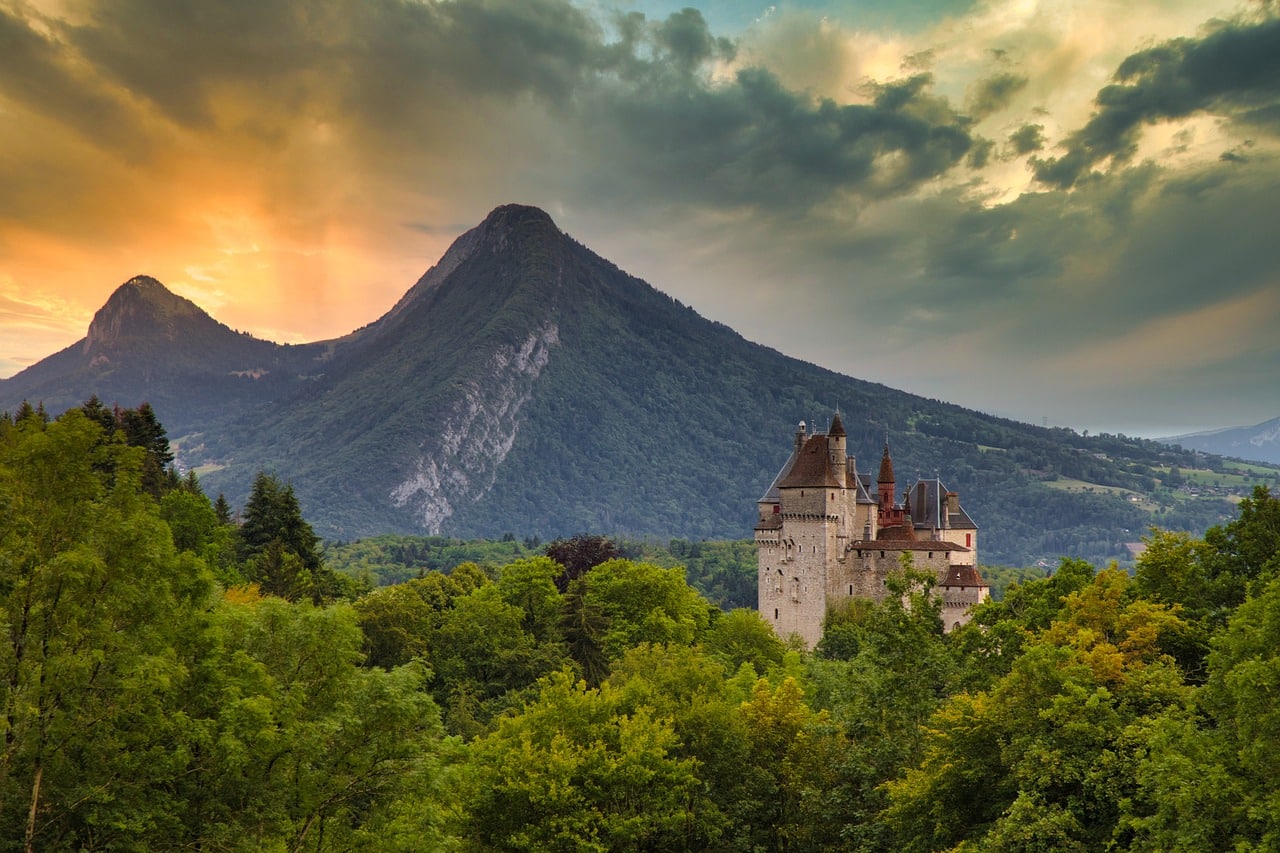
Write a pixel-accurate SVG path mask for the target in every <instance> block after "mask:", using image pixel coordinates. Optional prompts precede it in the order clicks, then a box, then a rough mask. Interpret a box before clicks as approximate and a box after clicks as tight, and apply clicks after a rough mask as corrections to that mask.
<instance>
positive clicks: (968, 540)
mask: <svg viewBox="0 0 1280 853" xmlns="http://www.w3.org/2000/svg"><path fill="white" fill-rule="evenodd" d="M964 547H966V548H972V547H973V534H972V533H966V534H965V535H964Z"/></svg>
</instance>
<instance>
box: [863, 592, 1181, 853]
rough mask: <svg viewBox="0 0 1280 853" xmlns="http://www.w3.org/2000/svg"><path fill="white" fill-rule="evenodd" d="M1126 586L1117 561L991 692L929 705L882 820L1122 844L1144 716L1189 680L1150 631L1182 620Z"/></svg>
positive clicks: (983, 834)
mask: <svg viewBox="0 0 1280 853" xmlns="http://www.w3.org/2000/svg"><path fill="white" fill-rule="evenodd" d="M1133 586H1134V585H1133V583H1132V582H1131V581H1130V579H1129V577H1128V576H1127V575H1126V574H1125V573H1123V572H1121V571H1118V570H1114V569H1112V570H1108V571H1104V572H1101V573H1099V574H1098V576H1097V577H1095V578H1094V579H1093V581H1092V582H1091V583H1090V584H1089V585H1088V586H1086V587H1084V588H1082V589H1079V590H1077V591H1075V592H1072V593H1070V594H1069V595H1068V596H1066V598H1065V599H1064V600H1063V603H1062V609H1061V611H1060V613H1059V615H1058V618H1057V619H1055V620H1054V621H1053V622H1052V623H1051V624H1050V625H1049V627H1048V628H1047V629H1046V630H1045V631H1044V632H1043V633H1042V634H1041V635H1039V636H1038V637H1036V638H1035V639H1032V640H1030V641H1028V643H1027V645H1026V646H1025V647H1024V650H1023V652H1022V654H1021V655H1020V656H1019V657H1018V658H1017V659H1016V660H1015V661H1014V662H1013V665H1012V667H1011V668H1010V671H1009V672H1008V674H1006V675H1004V676H1003V677H1001V678H1000V679H999V680H998V681H996V683H995V684H994V685H993V687H992V688H991V689H990V690H989V691H981V692H976V693H961V694H958V695H956V696H953V697H952V698H951V699H950V700H948V701H947V702H946V704H944V705H943V706H942V708H941V709H940V710H939V711H938V712H937V713H936V714H935V715H934V717H933V718H932V720H931V721H930V723H929V726H928V738H927V741H926V743H925V750H924V757H923V760H922V761H921V762H920V764H919V765H918V766H917V767H915V768H913V769H910V770H908V771H907V773H906V775H905V776H904V777H903V778H901V779H900V780H898V781H895V782H891V783H889V793H890V806H889V809H888V810H887V812H886V822H887V824H888V826H889V827H890V828H891V829H892V830H893V831H894V833H895V834H896V838H897V843H898V844H899V845H900V847H901V849H903V850H918V851H925V850H938V849H951V848H953V847H956V846H957V845H960V844H962V843H964V844H969V845H974V847H973V849H1003V850H1014V849H1028V848H1026V847H1020V846H1019V845H1020V844H1023V843H1025V842H1026V839H1027V838H1029V837H1035V838H1041V839H1044V840H1043V842H1037V843H1040V844H1041V847H1034V848H1030V849H1042V848H1044V847H1045V846H1046V845H1047V846H1050V847H1053V848H1054V849H1089V850H1094V849H1104V848H1105V847H1107V846H1109V845H1112V844H1119V845H1124V844H1126V843H1127V839H1128V835H1127V833H1128V831H1129V830H1128V824H1127V821H1126V820H1125V819H1124V817H1125V815H1124V808H1125V806H1124V804H1125V803H1127V802H1129V801H1131V800H1132V798H1133V797H1134V795H1135V793H1136V791H1137V790H1138V782H1137V775H1136V767H1137V764H1138V761H1139V758H1140V756H1141V754H1142V751H1143V749H1144V748H1145V746H1144V742H1143V739H1142V737H1141V735H1140V732H1141V731H1142V727H1143V726H1144V725H1146V724H1147V723H1149V722H1150V721H1151V720H1152V719H1155V718H1156V717H1158V716H1159V715H1160V714H1161V713H1162V712H1163V711H1164V710H1165V709H1168V708H1174V707H1179V706H1180V705H1181V703H1183V702H1184V701H1185V699H1186V697H1187V695H1188V691H1189V688H1187V687H1186V686H1185V685H1184V683H1183V679H1182V674H1181V672H1180V670H1179V669H1178V667H1177V666H1176V664H1175V663H1174V661H1173V660H1172V659H1171V658H1170V657H1169V656H1168V655H1166V654H1165V653H1164V652H1163V651H1162V650H1161V648H1160V643H1159V637H1160V635H1161V633H1162V632H1163V631H1165V630H1168V629H1170V628H1171V627H1175V626H1176V625H1177V623H1178V622H1179V621H1180V620H1179V619H1178V617H1177V616H1176V615H1174V614H1173V613H1172V612H1170V611H1169V610H1168V609H1167V608H1165V607H1163V606H1161V605H1157V604H1153V603H1151V602H1148V601H1144V600H1141V599H1138V598H1136V597H1135V595H1134V589H1133ZM1033 818H1034V820H1035V821H1036V823H1032V824H1030V827H1031V829H1030V830H1028V824H1027V821H1028V820H1031V819H1033ZM1028 832H1030V835H1028Z"/></svg>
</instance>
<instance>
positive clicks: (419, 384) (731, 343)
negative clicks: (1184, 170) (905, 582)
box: [0, 205, 1230, 564]
mask: <svg viewBox="0 0 1280 853" xmlns="http://www.w3.org/2000/svg"><path fill="white" fill-rule="evenodd" d="M156 287H159V285H158V284H157V285H156ZM123 289H124V288H122V290H123ZM161 289H162V288H161ZM170 296H171V294H170ZM175 299H176V297H175ZM114 300H115V297H113V301H114ZM184 301H185V300H184ZM192 307H193V308H194V306H192ZM105 310H106V309H105V308H104V311H105ZM196 310H197V311H198V309H196ZM200 315H202V316H204V317H205V318H206V319H207V315H203V312H200ZM209 322H213V321H212V320H210V321H209ZM95 323H97V321H95ZM167 328H168V327H166V326H163V325H161V324H158V325H156V327H155V332H154V334H153V335H152V337H151V338H149V339H147V340H148V341H149V345H150V346H152V347H153V349H146V348H144V347H142V346H141V345H140V344H139V345H138V348H137V349H136V353H137V354H138V357H137V359H135V361H134V362H127V361H126V360H124V359H117V361H119V363H120V365H121V366H120V367H119V368H118V369H116V370H114V372H112V373H110V374H109V375H104V374H102V373H101V372H97V373H95V372H93V371H91V370H88V369H86V368H84V367H76V369H74V370H73V369H71V368H69V367H67V366H66V365H65V363H66V362H67V361H68V360H69V359H70V358H71V355H69V353H71V351H72V350H76V351H77V352H79V350H77V347H72V348H70V349H69V350H68V351H64V353H60V354H58V355H57V356H54V357H52V358H51V359H47V360H46V361H45V362H42V363H41V364H39V365H36V366H34V367H32V368H30V369H29V370H28V371H25V372H24V373H23V374H19V375H18V376H15V377H14V378H13V379H10V380H5V381H4V382H0V407H14V406H16V405H17V403H18V402H19V401H20V400H21V399H22V398H28V399H31V398H33V397H39V394H38V392H40V389H42V388H53V387H56V388H58V389H61V390H60V391H59V394H60V396H56V397H51V398H45V397H39V398H40V399H56V400H57V401H59V402H58V404H57V405H58V406H61V405H65V404H67V403H68V401H74V400H76V398H80V399H87V398H88V396H89V395H90V394H92V393H98V395H99V396H100V397H103V399H104V400H106V401H107V402H108V403H110V402H112V401H113V400H119V401H120V402H122V403H125V404H136V402H137V401H136V400H134V399H133V397H140V396H145V397H146V398H148V399H150V401H151V402H152V404H153V405H154V407H155V409H156V411H157V413H158V415H159V417H160V418H161V420H162V421H164V422H165V423H166V424H169V425H171V426H170V434H171V435H172V436H173V437H174V438H176V439H178V441H177V443H178V446H179V459H180V461H181V462H183V463H184V464H186V465H188V466H192V467H196V468H197V470H198V471H199V472H200V473H201V477H202V482H203V483H204V485H205V487H206V488H207V489H210V490H211V491H212V492H213V493H217V492H225V493H226V494H227V496H228V498H230V499H231V500H232V501H233V503H240V502H242V501H243V499H244V497H245V495H246V494H247V493H248V490H249V485H250V483H251V481H252V479H253V476H254V474H255V473H256V472H257V471H258V470H262V469H266V470H270V471H274V472H275V473H277V474H278V475H279V476H281V477H284V478H287V479H288V480H289V481H290V482H292V484H293V485H294V487H295V488H296V490H297V494H298V496H299V498H300V499H301V501H302V502H303V505H304V506H305V507H306V510H307V513H308V516H309V517H310V518H312V519H313V523H314V524H315V527H316V529H317V531H318V532H319V533H320V534H321V535H323V536H325V537H327V538H331V539H353V538H356V537H360V536H368V535H375V534H381V533H402V534H422V533H433V534H434V533H442V534H448V535H456V536H490V537H495V538H496V537H498V536H501V535H502V534H504V533H507V532H511V533H514V534H516V535H517V536H520V537H526V536H540V537H542V538H543V539H551V538H554V537H556V536H562V535H571V534H573V533H578V532H583V531H592V532H601V533H609V534H616V535H622V536H632V537H636V536H639V537H644V536H657V537H664V538H666V537H672V536H678V537H685V538H691V539H702V538H744V537H749V536H750V530H751V526H752V523H753V517H754V501H755V500H756V498H757V497H758V496H759V495H760V493H762V492H763V491H764V489H765V488H766V487H767V485H768V484H769V482H770V480H771V479H772V477H773V476H774V474H775V473H776V471H777V469H778V467H779V466H780V465H781V464H782V462H783V461H784V460H785V458H786V456H787V453H788V451H789V448H790V442H791V440H792V434H793V432H794V429H795V424H796V422H797V421H799V420H801V419H806V420H808V421H810V422H811V425H812V426H816V427H818V428H825V426H826V423H827V419H829V418H830V416H831V414H832V412H833V409H834V407H835V405H836V404H837V402H838V403H839V405H840V408H841V411H842V414H843V419H844V424H845V427H846V429H847V431H848V440H849V447H850V450H851V451H852V452H854V453H855V454H856V455H857V457H858V459H859V460H860V463H859V467H860V468H862V469H863V470H868V469H870V468H872V466H873V465H875V464H878V461H879V458H880V452H881V448H882V446H883V443H884V441H885V439H886V437H887V438H888V439H889V441H890V443H891V445H892V448H893V454H894V464H895V469H896V470H897V472H898V475H899V478H900V479H901V481H902V482H901V483H900V485H899V487H900V489H901V488H905V487H906V486H907V485H908V484H909V483H908V481H909V480H913V479H914V478H915V477H916V476H923V477H934V476H937V477H941V478H942V480H943V481H944V483H945V484H946V485H947V486H948V487H950V488H952V489H954V490H957V491H959V492H960V495H961V501H962V502H963V504H964V506H965V508H966V509H967V510H968V511H969V513H970V514H971V515H972V516H973V517H974V519H975V520H976V521H977V523H978V524H979V526H980V528H981V530H982V539H981V546H982V553H981V559H982V560H983V561H984V562H989V563H1009V564H1025V563H1028V562H1033V561H1035V560H1037V559H1040V558H1048V559H1053V558H1054V557H1056V556H1057V555H1076V556H1086V557H1089V558H1092V559H1106V558H1108V557H1112V556H1123V555H1125V553H1126V552H1125V550H1124V543H1125V542H1131V541H1136V540H1137V539H1139V538H1140V536H1141V535H1142V534H1143V533H1144V532H1145V530H1146V529H1147V527H1148V526H1149V525H1150V524H1152V523H1155V524H1159V525H1161V526H1166V527H1174V528H1182V529H1187V530H1191V531H1201V530H1203V529H1205V528H1206V527H1207V526H1209V525H1210V524H1212V523H1215V522H1217V521H1219V520H1220V519H1221V518H1222V517H1224V514H1225V513H1226V512H1228V511H1229V509H1230V507H1229V506H1228V505H1227V504H1226V503H1225V502H1224V501H1222V500H1220V499H1218V498H1217V497H1204V498H1198V499H1195V500H1189V499H1186V498H1184V497H1182V496H1175V495H1173V494H1172V493H1171V492H1168V491H1167V490H1163V491H1162V490H1161V488H1160V487H1161V485H1162V484H1161V482H1160V481H1161V479H1162V472H1163V471H1164V470H1167V469H1168V468H1169V467H1172V466H1181V467H1183V468H1190V467H1193V466H1194V465H1195V464H1197V462H1196V457H1195V456H1194V455H1193V454H1190V453H1178V452H1176V451H1173V450H1171V449H1169V448H1167V447H1165V446H1163V445H1159V444H1157V443H1154V442H1147V441H1139V440H1130V439H1126V438H1123V437H1113V436H1103V437H1092V438H1089V437H1084V436H1079V435H1076V434H1075V433H1074V432H1071V431H1069V430H1046V429H1041V428H1038V427H1034V426H1030V425H1027V424H1021V423H1016V422H1013V421H1008V420H1003V419H999V418H993V417H990V416H987V415H983V414H980V413H977V412H974V411H970V410H967V409H963V408H961V407H959V406H955V405H950V404H945V403H940V402H937V401H933V400H927V399H924V398H921V397H918V396H914V395H911V394H908V393H905V392H902V391H898V390H894V389H892V388H888V387H885V386H884V385H880V384H876V383H872V382H868V381H864V380H861V379H856V378H852V377H850V376H844V375H840V374H837V373H835V372H832V371H829V370H825V369H822V368H819V367H816V366H814V365H812V364H808V363H805V362H802V361H799V360H797V359H793V358H789V357H787V356H785V355H783V354H781V353H779V352H777V351H775V350H772V349H769V348H766V347H763V346H759V345H757V344H753V343H751V342H749V341H747V340H745V339H744V338H742V337H741V336H740V335H738V334H737V333H736V332H734V331H733V330H732V329H730V328H728V327H726V326H724V325H721V324H718V323H715V322H712V321H709V320H707V319H705V318H703V317H701V316H700V315H698V314H697V313H696V312H694V311H693V310H692V309H690V308H688V307H686V306H683V305H681V304H680V303H678V302H677V301H675V300H673V299H671V298H670V297H668V296H666V295H665V294H663V293H661V292H659V291H658V290H656V289H654V288H653V287H651V286H650V285H648V284H646V283H645V282H643V281H640V280H639V279H636V278H634V277H632V276H629V275H627V274H626V273H625V272H623V271H621V270H619V269H618V268H617V267H615V266H614V265H612V264H610V263H609V262H608V261H606V260H604V259H602V258H600V257H599V256H597V255H595V254H594V253H592V252H591V251H589V250H588V249H587V248H585V247H584V246H582V245H580V244H578V243H577V242H575V241H574V240H573V239H571V238H570V237H569V236H567V235H565V234H564V233H562V232H561V231H560V230H559V229H558V228H557V227H556V226H555V224H554V223H553V222H552V220H551V218H550V217H549V216H547V214H546V213H544V212H542V211H541V210H537V209H536V208H530V207H523V206H518V205H508V206H504V207H500V208H498V209H496V210H495V211H493V212H492V213H491V214H490V215H489V217H488V218H486V220H485V221H484V222H483V223H481V224H480V225H479V226H477V227H476V228H474V229H472V230H471V231H469V232H467V233H466V234H464V235H463V236H461V237H460V238H459V239H458V241H457V242H456V243H455V244H454V246H453V247H452V248H451V249H450V250H449V251H448V252H447V253H446V254H445V256H444V257H443V258H442V259H441V261H440V262H439V263H438V264H437V265H436V266H435V267H433V268H432V269H431V270H430V271H428V273H427V274H426V275H425V276H423V278H422V279H421V280H420V281H419V282H418V283H417V284H416V285H415V286H414V287H413V288H412V289H410V290H409V292H408V293H406V295H405V297H404V298H403V299H401V300H400V302H399V303H398V304H397V305H396V306H394V307H393V308H392V309H391V310H390V311H389V312H388V313H387V314H386V315H385V316H384V317H383V318H381V319H380V320H378V321H377V322H375V323H373V324H370V325H369V326H367V327H365V328H362V329H360V330H357V331H356V332H353V333H352V334H351V335H348V336H346V337H345V338H342V339H339V340H337V341H330V342H324V343H319V344H309V345H306V346H302V347H280V346H277V345H274V344H269V343H266V342H261V341H255V340H253V339H251V338H248V337H247V336H242V335H236V334H235V333H233V332H231V331H230V330H225V332H226V334H217V335H215V334H212V333H208V334H205V333H202V335H203V336H193V335H188V334H186V333H182V332H178V333H172V334H171V333H170V332H168V331H165V330H166V329H167ZM222 328H223V329H225V327H222ZM227 335H230V336H231V338H228V337H227ZM91 338H92V336H91ZM232 338H234V339H235V340H232ZM89 340H90V339H87V342H84V343H83V345H77V346H78V347H80V349H81V350H84V349H86V348H89V347H90V343H89ZM196 350H199V352H201V353H204V355H202V356H201V357H199V358H194V357H192V356H191V355H190V354H191V353H193V352H194V351H196ZM175 352H176V353H180V354H181V353H186V354H187V355H182V356H180V357H179V356H165V355H162V354H161V353H175ZM147 353H150V355H147V356H146V357H145V358H144V357H143V356H144V355H145V354H147ZM55 360H57V361H55ZM190 362H196V363H198V364H200V365H204V366H205V368H206V373H205V374H204V377H203V378H201V377H200V375H199V374H196V373H192V372H190V371H188V372H187V373H182V372H181V371H179V370H177V369H172V370H168V372H165V371H162V370H161V369H160V368H159V366H158V365H160V364H162V363H168V364H171V365H179V366H180V365H185V364H188V363H190ZM258 368H261V369H258ZM849 371H850V372H851V373H853V372H856V371H857V365H850V366H849ZM33 376H39V377H41V383H33V382H32V381H31V380H32V377H33ZM126 376H127V377H132V378H131V379H130V380H129V381H131V382H133V384H128V383H127V382H126V381H125V378H126ZM144 379H145V381H143V380H144ZM184 388H185V389H186V390H182V389H184ZM191 388H196V389H198V391H199V395H200V399H199V400H198V401H197V400H193V399H192V396H191V392H190V389H191ZM127 395H132V397H130V396H127ZM50 408H52V409H56V407H52V406H51V407H50Z"/></svg>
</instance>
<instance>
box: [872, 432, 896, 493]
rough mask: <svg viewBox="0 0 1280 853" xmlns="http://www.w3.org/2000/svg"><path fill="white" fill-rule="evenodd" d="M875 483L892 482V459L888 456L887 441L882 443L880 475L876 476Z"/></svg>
mask: <svg viewBox="0 0 1280 853" xmlns="http://www.w3.org/2000/svg"><path fill="white" fill-rule="evenodd" d="M876 482H877V483H892V482H894V479H893V460H892V459H890V458H889V442H887V441H886V442H885V443H884V457H883V458H882V459H881V460H880V476H879V477H877V478H876Z"/></svg>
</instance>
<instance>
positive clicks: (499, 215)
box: [480, 204, 560, 231]
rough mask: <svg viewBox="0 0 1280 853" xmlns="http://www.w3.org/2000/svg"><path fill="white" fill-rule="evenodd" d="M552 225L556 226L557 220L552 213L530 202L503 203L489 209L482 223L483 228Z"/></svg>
mask: <svg viewBox="0 0 1280 853" xmlns="http://www.w3.org/2000/svg"><path fill="white" fill-rule="evenodd" d="M522 224H529V225H550V226H551V227H552V228H555V229H556V230H557V231H559V230H560V229H559V228H556V223H555V221H554V220H553V219H552V218H551V215H550V214H549V213H547V212H546V211H545V210H543V209H542V208H540V207H534V206H532V205H528V204H501V205H498V206H497V207H495V208H494V209H493V210H491V211H489V215H488V216H486V217H485V218H484V221H483V222H481V223H480V227H481V228H485V229H489V228H504V229H510V228H514V227H516V226H518V225H522Z"/></svg>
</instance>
